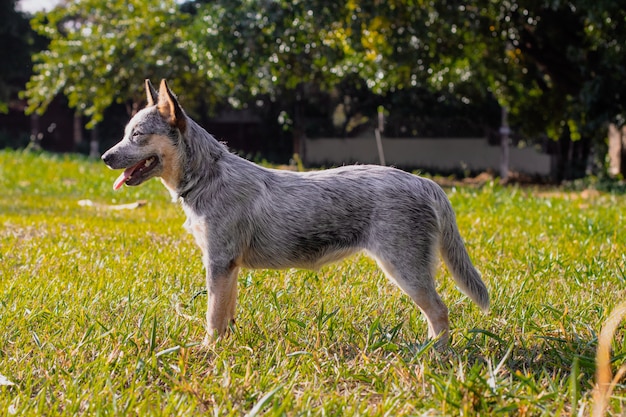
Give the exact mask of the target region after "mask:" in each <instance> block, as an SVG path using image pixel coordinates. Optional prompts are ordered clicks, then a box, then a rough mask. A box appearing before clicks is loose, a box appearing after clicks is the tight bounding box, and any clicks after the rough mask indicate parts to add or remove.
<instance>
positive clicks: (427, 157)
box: [304, 136, 551, 176]
mask: <svg viewBox="0 0 626 417" xmlns="http://www.w3.org/2000/svg"><path fill="white" fill-rule="evenodd" d="M382 143H383V150H384V154H385V160H386V163H387V165H394V166H400V167H412V168H418V169H424V170H428V169H432V170H438V171H458V170H467V169H469V170H472V171H485V170H488V169H491V170H493V171H495V172H499V170H500V147H499V146H489V144H488V143H487V140H486V139H485V138H437V139H423V138H416V139H412V138H383V139H382ZM304 163H305V164H309V165H326V166H331V165H342V164H348V163H362V164H370V163H372V164H377V163H379V159H378V151H377V149H376V140H375V139H374V137H373V136H372V137H371V138H350V139H337V138H320V139H308V138H307V139H305V157H304ZM550 165H551V158H550V156H549V155H546V154H543V153H540V152H538V151H537V150H535V149H533V148H523V149H518V148H515V147H511V149H510V153H509V166H510V170H511V171H514V172H523V173H526V174H531V175H535V174H538V175H542V176H547V175H549V174H550Z"/></svg>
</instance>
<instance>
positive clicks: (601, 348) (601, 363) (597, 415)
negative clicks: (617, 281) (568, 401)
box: [592, 301, 626, 417]
mask: <svg viewBox="0 0 626 417" xmlns="http://www.w3.org/2000/svg"><path fill="white" fill-rule="evenodd" d="M624 316H626V301H624V302H622V303H621V304H620V305H618V306H617V307H616V308H615V310H613V313H611V316H610V317H609V318H608V320H607V321H606V322H605V324H604V327H603V328H602V331H601V332H600V339H599V340H598V351H597V354H596V387H595V389H594V392H593V403H594V404H593V414H592V415H593V416H594V417H601V416H604V415H605V413H606V411H607V408H608V405H609V398H611V394H612V393H613V389H614V388H615V385H616V384H617V383H618V382H619V380H620V379H621V378H622V376H623V375H624V373H625V372H626V365H622V366H621V367H620V369H619V370H618V371H617V373H616V374H615V377H613V373H612V371H611V342H612V340H613V336H614V335H615V331H616V330H617V326H619V324H620V323H621V321H622V319H623V318H624Z"/></svg>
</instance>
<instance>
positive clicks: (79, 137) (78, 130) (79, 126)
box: [74, 112, 83, 149]
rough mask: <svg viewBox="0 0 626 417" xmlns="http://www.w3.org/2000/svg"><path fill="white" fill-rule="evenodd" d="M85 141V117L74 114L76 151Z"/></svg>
mask: <svg viewBox="0 0 626 417" xmlns="http://www.w3.org/2000/svg"><path fill="white" fill-rule="evenodd" d="M82 141H83V117H82V115H81V114H80V113H78V112H76V113H74V149H76V145H79V144H80V143H82Z"/></svg>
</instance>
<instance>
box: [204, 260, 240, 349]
mask: <svg viewBox="0 0 626 417" xmlns="http://www.w3.org/2000/svg"><path fill="white" fill-rule="evenodd" d="M238 272H239V267H238V266H235V265H234V264H233V263H232V262H231V264H230V265H227V266H223V265H216V264H213V265H208V267H207V277H206V281H207V282H206V283H207V295H208V300H207V312H206V320H207V336H206V337H205V339H204V343H205V344H210V343H211V342H212V341H213V340H215V339H217V338H218V337H220V336H223V335H224V333H226V331H227V330H228V326H229V325H230V324H231V323H233V322H234V320H235V307H236V305H237V273H238Z"/></svg>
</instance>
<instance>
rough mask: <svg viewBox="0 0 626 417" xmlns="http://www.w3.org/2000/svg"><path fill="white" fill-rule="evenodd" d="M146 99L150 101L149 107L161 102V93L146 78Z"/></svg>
mask: <svg viewBox="0 0 626 417" xmlns="http://www.w3.org/2000/svg"><path fill="white" fill-rule="evenodd" d="M146 99H147V100H148V107H150V106H154V105H155V104H157V102H158V101H159V93H157V91H156V90H155V89H154V87H153V86H152V83H151V82H150V80H149V79H147V78H146Z"/></svg>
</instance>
